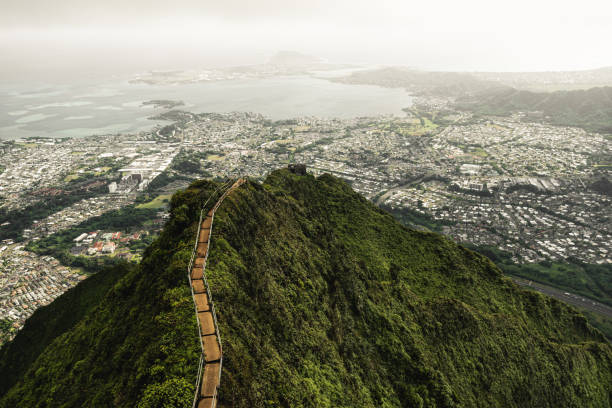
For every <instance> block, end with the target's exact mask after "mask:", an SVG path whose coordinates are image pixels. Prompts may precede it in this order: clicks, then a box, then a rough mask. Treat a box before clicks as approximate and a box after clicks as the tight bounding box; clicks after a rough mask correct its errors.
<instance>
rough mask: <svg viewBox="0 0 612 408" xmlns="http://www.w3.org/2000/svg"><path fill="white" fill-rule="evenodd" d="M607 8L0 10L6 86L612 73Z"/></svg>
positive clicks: (338, 0)
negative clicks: (252, 73)
mask: <svg viewBox="0 0 612 408" xmlns="http://www.w3.org/2000/svg"><path fill="white" fill-rule="evenodd" d="M611 22H612V1H609V0H581V1H576V0H572V1H566V0H556V1H553V0H512V1H506V0H455V1H448V0H445V1H442V0H428V1H423V0H420V1H411V0H376V1H366V0H325V1H324V0H308V1H295V0H258V1H256V0H216V1H211V0H174V1H167V0H166V1H161V0H129V1H128V0H54V1H49V0H1V1H0V55H2V60H3V62H2V64H0V76H1V77H0V79H1V78H2V77H4V78H10V77H27V76H28V75H43V76H44V75H49V76H53V75H73V74H75V73H81V74H82V73H91V74H92V75H95V74H101V73H105V74H109V73H125V72H138V71H143V70H152V69H186V68H187V69H188V68H193V69H197V68H204V67H215V66H227V65H235V64H251V63H260V62H264V61H265V60H266V59H267V58H268V57H269V56H271V55H273V54H274V53H275V52H276V51H279V50H292V51H298V52H303V53H307V54H311V55H316V56H320V57H323V58H325V59H327V60H328V61H330V62H349V63H368V64H382V65H406V66H411V67H415V68H420V69H428V70H453V71H547V70H575V69H591V68H598V67H603V66H612V47H610V43H609V41H610V39H611V38H612V23H611Z"/></svg>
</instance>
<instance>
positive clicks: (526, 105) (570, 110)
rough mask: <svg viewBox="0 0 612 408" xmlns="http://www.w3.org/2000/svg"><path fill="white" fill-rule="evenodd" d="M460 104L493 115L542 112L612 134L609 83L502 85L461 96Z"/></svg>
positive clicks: (559, 121)
mask: <svg viewBox="0 0 612 408" xmlns="http://www.w3.org/2000/svg"><path fill="white" fill-rule="evenodd" d="M457 107H459V108H461V109H468V110H473V111H476V112H479V113H482V114H489V115H508V114H510V113H512V112H516V111H523V112H525V111H540V112H542V113H543V114H544V115H545V116H547V117H549V120H550V121H551V122H552V123H553V124H557V125H568V126H580V127H584V128H586V129H588V130H594V131H600V132H605V133H612V87H609V86H607V87H599V88H591V89H587V90H575V91H556V92H530V91H519V90H516V89H513V88H499V89H494V90H487V91H484V92H480V93H477V94H475V95H472V96H467V97H464V98H461V99H459V100H458V101H457Z"/></svg>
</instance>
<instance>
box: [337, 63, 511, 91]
mask: <svg viewBox="0 0 612 408" xmlns="http://www.w3.org/2000/svg"><path fill="white" fill-rule="evenodd" d="M333 80H334V81H336V82H342V83H347V84H363V85H378V86H384V87H389V88H405V89H406V90H408V91H410V92H412V93H417V94H420V93H423V94H428V95H434V96H463V95H466V94H473V93H476V92H482V91H484V90H488V89H491V88H496V89H497V88H500V87H502V86H501V85H499V84H497V83H494V82H489V81H485V80H482V79H478V78H476V77H474V76H473V75H470V74H467V73H459V72H428V71H419V70H416V69H411V68H405V67H386V68H380V69H373V70H365V71H355V72H352V73H351V74H350V75H348V76H345V77H342V78H334V79H333Z"/></svg>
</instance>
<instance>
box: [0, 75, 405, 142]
mask: <svg viewBox="0 0 612 408" xmlns="http://www.w3.org/2000/svg"><path fill="white" fill-rule="evenodd" d="M153 99H166V100H177V101H183V102H184V103H185V105H184V106H180V107H177V108H176V109H183V110H188V111H191V112H196V113H200V112H233V111H247V112H256V113H261V114H263V115H264V116H266V117H268V118H270V119H273V120H278V119H289V118H295V117H300V116H318V117H325V118H350V117H356V116H376V115H381V114H394V115H398V116H402V115H403V112H402V108H405V107H408V106H410V105H411V104H412V98H411V97H410V95H409V94H408V93H407V92H405V91H404V90H402V89H388V88H382V87H377V86H369V85H345V84H339V83H334V82H331V81H327V80H325V79H320V78H315V77H311V76H287V77H274V78H266V79H241V80H227V81H218V82H203V83H196V84H185V85H146V84H130V83H129V82H128V81H127V80H125V79H116V80H111V81H104V82H102V83H93V82H90V83H87V82H80V83H78V84H70V85H33V84H31V83H29V84H11V83H0V139H16V138H22V137H30V136H42V137H81V136H90V135H95V134H110V133H130V132H138V131H141V130H147V129H150V128H151V127H153V126H154V125H156V124H159V123H162V121H156V120H151V119H149V118H150V117H151V116H154V115H156V114H158V113H161V112H163V111H164V109H163V108H154V107H152V106H150V105H149V106H143V105H142V102H144V101H149V100H153Z"/></svg>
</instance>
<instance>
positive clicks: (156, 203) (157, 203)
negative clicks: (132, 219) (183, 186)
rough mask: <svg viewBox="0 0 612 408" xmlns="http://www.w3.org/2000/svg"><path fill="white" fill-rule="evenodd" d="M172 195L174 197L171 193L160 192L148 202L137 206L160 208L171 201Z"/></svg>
mask: <svg viewBox="0 0 612 408" xmlns="http://www.w3.org/2000/svg"><path fill="white" fill-rule="evenodd" d="M170 197H172V195H170V194H160V195H158V196H157V197H155V198H154V199H153V200H151V201H149V202H147V203H142V204H139V205H138V206H137V207H136V208H145V209H160V208H163V207H166V206H167V205H168V204H169V203H170Z"/></svg>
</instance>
